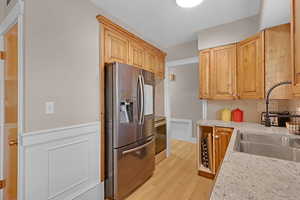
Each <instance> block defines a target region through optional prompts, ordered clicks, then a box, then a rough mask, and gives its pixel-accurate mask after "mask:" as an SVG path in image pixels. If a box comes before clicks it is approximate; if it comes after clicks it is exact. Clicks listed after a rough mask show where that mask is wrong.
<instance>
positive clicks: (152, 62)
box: [145, 49, 158, 72]
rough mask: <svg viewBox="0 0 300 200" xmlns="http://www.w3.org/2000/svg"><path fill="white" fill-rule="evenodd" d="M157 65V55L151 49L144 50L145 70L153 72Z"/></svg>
mask: <svg viewBox="0 0 300 200" xmlns="http://www.w3.org/2000/svg"><path fill="white" fill-rule="evenodd" d="M156 68H158V65H157V54H156V53H155V52H154V50H152V49H146V51H145V69H146V70H148V71H150V72H155V71H156Z"/></svg>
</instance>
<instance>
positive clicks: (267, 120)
mask: <svg viewBox="0 0 300 200" xmlns="http://www.w3.org/2000/svg"><path fill="white" fill-rule="evenodd" d="M290 84H292V81H285V82H281V83H277V84H276V85H274V86H273V87H271V88H270V89H269V90H268V92H267V98H266V119H265V126H267V127H270V126H271V120H270V114H269V104H270V95H271V93H272V91H273V90H274V89H275V88H277V87H279V86H281V85H290Z"/></svg>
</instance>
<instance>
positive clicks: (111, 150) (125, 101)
mask: <svg viewBox="0 0 300 200" xmlns="http://www.w3.org/2000/svg"><path fill="white" fill-rule="evenodd" d="M105 82H106V85H105V87H106V88H105V138H106V141H105V142H106V162H105V163H106V170H105V171H106V180H105V198H108V199H113V200H122V199H125V198H126V197H127V196H128V195H130V194H131V193H132V192H133V191H134V190H135V189H136V188H137V187H139V186H140V185H141V184H143V183H144V182H145V181H146V180H147V179H148V178H150V177H151V175H152V174H153V171H154V167H155V161H154V159H155V158H154V156H155V146H154V139H155V138H154V137H155V136H154V132H155V131H154V94H155V89H154V88H155V87H154V84H155V79H154V74H153V73H151V72H147V71H145V70H141V69H139V68H136V67H133V66H130V65H126V64H121V63H112V64H108V65H106V66H105Z"/></svg>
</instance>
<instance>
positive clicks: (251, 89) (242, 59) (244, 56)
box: [237, 32, 265, 99]
mask: <svg viewBox="0 0 300 200" xmlns="http://www.w3.org/2000/svg"><path fill="white" fill-rule="evenodd" d="M237 52H238V55H237V56H238V65H237V68H238V74H237V75H238V89H239V90H238V94H239V97H240V98H241V99H263V98H264V93H265V88H264V33H263V32H262V33H258V34H256V35H254V36H253V37H251V38H248V39H246V40H244V41H242V42H240V43H238V48H237Z"/></svg>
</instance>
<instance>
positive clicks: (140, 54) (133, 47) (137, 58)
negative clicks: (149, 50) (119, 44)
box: [129, 42, 145, 69]
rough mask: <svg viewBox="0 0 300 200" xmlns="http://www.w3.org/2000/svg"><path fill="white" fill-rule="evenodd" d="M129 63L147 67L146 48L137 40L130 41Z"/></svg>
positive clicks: (142, 67)
mask: <svg viewBox="0 0 300 200" xmlns="http://www.w3.org/2000/svg"><path fill="white" fill-rule="evenodd" d="M129 64H131V65H134V66H136V67H138V68H141V69H144V67H145V49H144V48H143V46H142V45H140V44H138V43H136V42H130V58H129Z"/></svg>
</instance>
